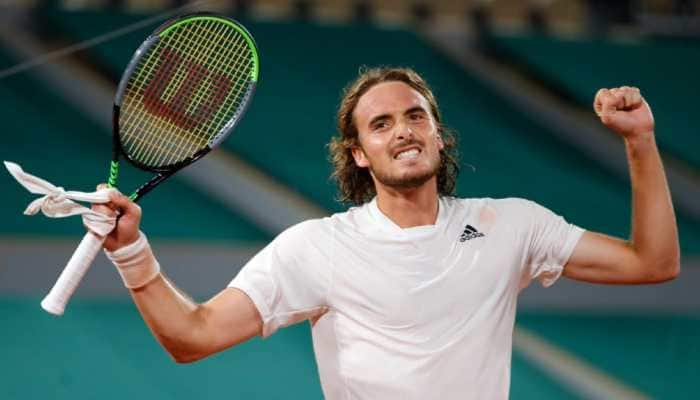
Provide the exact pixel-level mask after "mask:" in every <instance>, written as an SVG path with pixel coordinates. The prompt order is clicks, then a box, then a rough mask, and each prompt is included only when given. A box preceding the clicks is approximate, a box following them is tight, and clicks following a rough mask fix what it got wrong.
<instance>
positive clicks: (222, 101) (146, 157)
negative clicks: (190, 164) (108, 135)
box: [120, 19, 254, 166]
mask: <svg viewBox="0 0 700 400" xmlns="http://www.w3.org/2000/svg"><path fill="white" fill-rule="evenodd" d="M173 48H177V49H178V54H177V55H176V56H175V57H180V58H179V59H178V60H175V61H176V62H175V63H174V64H177V65H175V66H171V69H172V68H174V69H175V70H174V71H172V70H168V66H167V65H166V63H168V62H173V60H172V57H173V56H172V55H170V59H169V58H168V57H169V56H168V54H164V53H163V52H167V51H171V50H168V49H173ZM149 51H150V54H149V55H146V56H144V57H143V59H142V60H141V62H140V63H139V65H138V66H137V67H136V69H137V71H136V72H135V73H134V75H133V77H132V79H130V81H129V83H128V84H127V88H126V91H125V96H124V102H123V107H125V108H127V109H129V112H124V113H123V115H126V117H125V118H124V120H123V121H121V122H120V124H121V127H122V129H123V131H124V133H123V134H122V140H123V145H124V146H123V147H124V149H125V151H126V152H127V153H128V154H129V155H130V156H131V157H132V158H133V159H135V160H137V161H139V162H142V163H144V164H146V165H151V166H163V165H170V164H173V163H176V162H178V161H181V160H184V159H186V158H188V157H191V156H192V155H194V154H195V153H196V152H197V151H199V150H200V149H202V148H204V147H205V146H207V145H208V144H209V143H211V141H212V140H213V139H214V138H215V137H216V136H217V135H218V134H219V133H220V132H221V131H222V130H223V128H224V126H225V125H226V124H227V123H228V122H229V121H230V120H231V119H232V118H235V117H236V116H237V115H238V113H239V110H240V108H241V107H242V105H243V104H244V102H245V101H246V98H247V97H248V92H249V90H250V82H249V81H250V75H251V71H252V69H253V68H254V61H253V59H252V58H253V50H252V49H250V48H249V47H248V45H247V41H246V38H245V37H243V35H242V34H240V33H239V32H238V31H237V30H236V29H235V28H233V27H231V26H230V25H228V24H224V23H221V22H218V21H216V20H212V19H206V20H203V21H194V22H191V23H188V24H184V25H182V26H180V27H177V28H176V29H174V31H173V32H172V33H171V34H169V35H167V36H165V37H163V38H162V39H161V41H160V42H159V43H158V44H157V45H156V46H154V48H152V49H151V50H149ZM192 66H194V67H192ZM164 68H165V69H164ZM158 79H160V80H161V81H158ZM162 85H165V87H163V86H162ZM149 87H150V88H151V90H152V93H146V91H147V90H149ZM153 93H155V94H156V95H158V94H159V96H158V97H157V98H156V99H152V98H151V99H149V98H146V96H147V95H153ZM181 94H184V95H185V96H183V97H182V98H178V96H179V95H181ZM146 101H151V102H154V103H155V104H156V105H157V106H154V105H153V104H151V107H150V109H148V110H147V109H146V107H144V106H143V104H144V102H146Z"/></svg>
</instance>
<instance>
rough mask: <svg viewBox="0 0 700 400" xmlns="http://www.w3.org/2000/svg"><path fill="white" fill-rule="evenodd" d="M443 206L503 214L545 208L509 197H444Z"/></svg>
mask: <svg viewBox="0 0 700 400" xmlns="http://www.w3.org/2000/svg"><path fill="white" fill-rule="evenodd" d="M441 201H442V204H445V205H446V206H447V207H448V208H449V209H471V210H479V209H483V208H490V209H493V210H494V211H497V212H498V213H499V214H502V213H517V212H523V211H527V210H532V209H535V208H543V207H542V206H540V205H539V204H537V203H535V202H534V201H531V200H527V199H522V198H518V197H508V198H501V199H494V198H491V197H480V198H457V197H442V198H441Z"/></svg>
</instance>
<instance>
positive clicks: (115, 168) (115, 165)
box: [107, 161, 119, 188]
mask: <svg viewBox="0 0 700 400" xmlns="http://www.w3.org/2000/svg"><path fill="white" fill-rule="evenodd" d="M118 177H119V162H117V161H112V162H110V163H109V178H107V186H109V187H111V188H112V187H116V186H117V178H118Z"/></svg>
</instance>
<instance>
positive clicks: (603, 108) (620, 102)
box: [593, 86, 644, 117]
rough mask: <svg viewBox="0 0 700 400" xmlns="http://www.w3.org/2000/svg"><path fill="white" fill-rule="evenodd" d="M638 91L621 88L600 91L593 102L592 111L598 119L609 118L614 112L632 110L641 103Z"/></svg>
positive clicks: (631, 88)
mask: <svg viewBox="0 0 700 400" xmlns="http://www.w3.org/2000/svg"><path fill="white" fill-rule="evenodd" d="M643 101H644V100H643V99H642V95H641V93H640V92H639V89H638V88H636V87H630V86H621V87H618V88H613V89H600V90H599V91H598V93H596V96H595V100H594V101H593V109H594V110H595V112H596V114H598V116H600V117H605V116H609V115H611V114H614V113H615V112H616V111H621V110H624V111H626V110H633V109H635V108H638V107H639V106H641V105H642V103H643Z"/></svg>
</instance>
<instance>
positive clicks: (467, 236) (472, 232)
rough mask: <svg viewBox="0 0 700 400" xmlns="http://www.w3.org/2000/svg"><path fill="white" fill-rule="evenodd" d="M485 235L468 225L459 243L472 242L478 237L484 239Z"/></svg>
mask: <svg viewBox="0 0 700 400" xmlns="http://www.w3.org/2000/svg"><path fill="white" fill-rule="evenodd" d="M484 236H486V235H484V234H483V233H481V232H479V231H477V230H476V228H474V227H473V226H471V225H469V224H467V226H465V227H464V232H462V234H461V235H460V236H459V241H460V242H466V241H467V240H472V239H475V238H478V237H484Z"/></svg>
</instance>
